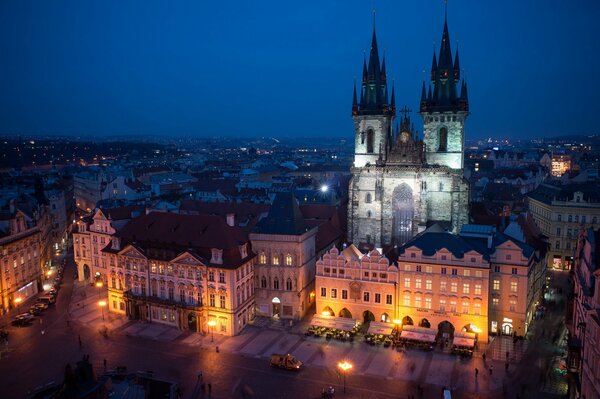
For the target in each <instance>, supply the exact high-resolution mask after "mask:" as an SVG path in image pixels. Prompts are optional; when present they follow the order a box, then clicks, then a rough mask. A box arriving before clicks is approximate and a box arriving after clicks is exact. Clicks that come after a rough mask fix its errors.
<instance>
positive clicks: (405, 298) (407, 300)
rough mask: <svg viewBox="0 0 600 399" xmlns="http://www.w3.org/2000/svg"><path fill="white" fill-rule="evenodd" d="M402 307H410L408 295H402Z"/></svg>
mask: <svg viewBox="0 0 600 399" xmlns="http://www.w3.org/2000/svg"><path fill="white" fill-rule="evenodd" d="M404 306H410V294H405V295H404Z"/></svg>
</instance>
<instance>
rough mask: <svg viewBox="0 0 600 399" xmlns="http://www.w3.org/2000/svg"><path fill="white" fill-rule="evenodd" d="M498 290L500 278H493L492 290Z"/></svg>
mask: <svg viewBox="0 0 600 399" xmlns="http://www.w3.org/2000/svg"><path fill="white" fill-rule="evenodd" d="M498 290H500V280H494V291H498Z"/></svg>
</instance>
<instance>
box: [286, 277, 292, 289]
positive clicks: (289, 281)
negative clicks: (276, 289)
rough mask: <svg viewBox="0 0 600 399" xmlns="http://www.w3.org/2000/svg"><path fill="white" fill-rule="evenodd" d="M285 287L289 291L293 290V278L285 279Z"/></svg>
mask: <svg viewBox="0 0 600 399" xmlns="http://www.w3.org/2000/svg"><path fill="white" fill-rule="evenodd" d="M285 289H286V290H288V291H291V290H292V279H291V278H288V279H287V280H286V281H285Z"/></svg>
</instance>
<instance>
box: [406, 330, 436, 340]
mask: <svg viewBox="0 0 600 399" xmlns="http://www.w3.org/2000/svg"><path fill="white" fill-rule="evenodd" d="M400 338H404V339H413V340H415V341H422V342H434V341H435V334H423V333H420V332H415V331H410V330H402V333H401V334H400Z"/></svg>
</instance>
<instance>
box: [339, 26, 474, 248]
mask: <svg viewBox="0 0 600 399" xmlns="http://www.w3.org/2000/svg"><path fill="white" fill-rule="evenodd" d="M452 58H453V57H452V52H451V49H450V35H449V33H448V23H447V19H446V20H445V21H444V31H443V33H442V42H441V47H440V51H439V55H438V58H436V54H435V51H434V53H433V63H432V67H431V83H430V85H429V88H428V89H427V88H426V85H425V82H423V88H422V92H421V103H420V115H421V118H422V119H423V125H424V132H423V137H422V138H420V137H419V134H418V132H415V130H414V127H413V124H412V123H411V120H410V116H409V114H408V110H407V109H406V108H405V109H404V110H401V114H402V115H401V117H400V120H399V123H396V126H395V127H394V122H395V121H394V120H395V117H396V104H395V93H394V88H393V87H392V92H391V96H390V97H389V99H388V84H387V74H386V68H385V57H384V58H383V60H382V61H381V63H380V59H379V53H378V50H377V38H376V35H375V29H373V38H372V42H371V51H370V54H369V60H368V64H367V60H366V59H365V60H364V62H363V75H362V87H361V90H360V97H358V96H357V93H356V85H355V87H354V97H353V101H352V118H353V119H354V126H355V127H354V144H355V151H354V152H355V155H354V165H353V167H352V180H351V181H350V187H349V194H350V201H349V204H348V207H349V209H348V219H349V220H348V240H349V242H353V243H356V244H369V245H372V246H375V247H383V246H387V245H398V246H399V245H401V244H404V243H405V242H407V241H408V240H409V239H410V238H412V237H413V236H414V235H416V234H418V233H419V232H421V231H423V230H424V229H425V228H426V227H427V226H429V225H431V224H433V223H440V224H441V225H443V226H445V227H446V228H447V229H449V230H452V231H454V232H458V231H459V230H460V227H461V226H462V225H463V224H465V223H468V222H469V219H468V200H469V186H468V182H467V181H466V180H465V178H464V177H463V168H464V159H463V157H464V125H465V120H466V119H467V116H468V115H469V101H468V98H467V84H466V82H465V81H464V79H463V80H462V81H461V79H460V65H459V58H458V50H457V51H456V55H455V57H454V61H453V60H452ZM459 85H460V94H459V90H458V86H459Z"/></svg>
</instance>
